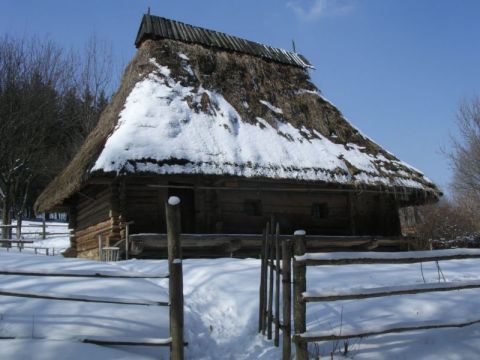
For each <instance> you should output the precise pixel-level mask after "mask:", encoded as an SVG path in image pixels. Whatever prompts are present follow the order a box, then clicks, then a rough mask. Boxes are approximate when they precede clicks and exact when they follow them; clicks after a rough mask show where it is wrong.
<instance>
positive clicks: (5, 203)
mask: <svg viewBox="0 0 480 360" xmlns="http://www.w3.org/2000/svg"><path fill="white" fill-rule="evenodd" d="M112 63H113V61H112V51H111V48H109V47H108V45H107V43H106V42H100V41H99V40H97V39H96V38H95V37H92V39H91V40H90V41H89V43H88V44H87V46H86V49H85V54H84V55H83V56H80V55H78V54H75V53H73V52H65V51H64V50H63V49H62V48H61V47H60V46H58V45H57V44H55V43H54V42H53V41H51V40H48V39H38V38H32V39H18V38H12V37H9V36H3V37H0V153H1V154H2V156H1V157H0V202H1V204H2V220H3V224H10V222H11V218H12V216H15V217H17V220H18V221H21V216H22V214H23V212H24V209H25V207H26V206H27V205H28V204H31V203H32V202H33V199H34V197H35V196H36V195H38V192H39V191H41V189H42V188H43V187H44V186H45V185H46V184H47V183H48V182H49V181H50V180H51V179H52V178H53V176H55V175H56V174H57V173H58V172H59V171H60V170H61V169H62V168H63V167H64V166H65V165H66V163H67V162H68V161H69V160H70V158H71V157H72V156H73V154H74V153H75V152H76V150H77V149H78V147H79V146H80V145H81V143H82V142H83V139H84V138H85V137H86V136H87V135H88V133H89V132H90V131H91V130H92V129H93V127H94V126H95V125H96V123H97V121H98V118H99V116H100V113H101V111H102V110H103V108H104V107H105V106H106V104H107V101H108V95H107V94H108V93H109V86H110V83H111V79H112V74H113V67H112ZM2 236H3V237H4V238H5V237H9V236H10V234H9V231H8V230H6V229H5V228H4V229H3V232H2Z"/></svg>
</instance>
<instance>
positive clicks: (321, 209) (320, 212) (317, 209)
mask: <svg viewBox="0 0 480 360" xmlns="http://www.w3.org/2000/svg"><path fill="white" fill-rule="evenodd" d="M312 217H314V218H316V219H326V218H327V217H328V205H327V204H326V203H320V204H313V205H312Z"/></svg>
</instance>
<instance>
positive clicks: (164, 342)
mask: <svg viewBox="0 0 480 360" xmlns="http://www.w3.org/2000/svg"><path fill="white" fill-rule="evenodd" d="M80 341H81V342H83V343H86V344H95V345H105V346H122V345H123V346H171V344H172V339H171V338H167V339H139V340H132V339H130V338H128V339H123V340H117V339H109V338H103V337H90V338H84V339H80Z"/></svg>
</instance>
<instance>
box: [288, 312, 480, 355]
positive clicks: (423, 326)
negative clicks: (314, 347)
mask: <svg viewBox="0 0 480 360" xmlns="http://www.w3.org/2000/svg"><path fill="white" fill-rule="evenodd" d="M478 323H480V320H471V321H465V322H459V323H450V324H432V323H429V322H427V323H420V324H418V325H412V326H398V327H392V328H389V329H382V330H372V331H365V332H360V333H345V334H340V335H335V334H331V335H315V334H314V333H313V334H308V333H307V334H305V335H298V334H296V335H294V337H293V341H294V342H295V344H305V345H306V343H307V342H315V341H331V340H342V339H352V338H364V337H367V336H375V335H384V334H391V333H402V332H408V331H417V330H429V329H444V328H462V327H465V326H470V325H474V324H478ZM297 358H298V357H297Z"/></svg>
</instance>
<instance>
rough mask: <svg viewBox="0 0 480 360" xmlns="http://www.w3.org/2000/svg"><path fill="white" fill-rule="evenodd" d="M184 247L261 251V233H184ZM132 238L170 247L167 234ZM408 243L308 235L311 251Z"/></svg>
mask: <svg viewBox="0 0 480 360" xmlns="http://www.w3.org/2000/svg"><path fill="white" fill-rule="evenodd" d="M291 237H292V236H291V235H280V236H279V238H280V239H281V240H285V239H290V238H291ZM181 238H182V246H183V247H190V248H204V247H227V248H244V247H252V248H256V247H258V248H260V245H261V241H262V235H261V234H182V235H181ZM130 239H131V240H132V242H133V243H135V242H141V243H143V246H144V247H145V248H151V249H155V248H158V249H165V248H166V246H167V235H166V234H156V233H151V234H132V235H130ZM406 243H407V240H406V239H398V237H397V238H388V237H383V238H378V239H376V238H374V237H370V236H365V237H349V236H323V235H311V236H307V249H316V248H331V249H336V248H351V247H360V246H365V247H366V246H369V245H371V244H375V247H376V246H379V245H381V246H387V245H389V246H400V245H405V244H406Z"/></svg>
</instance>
